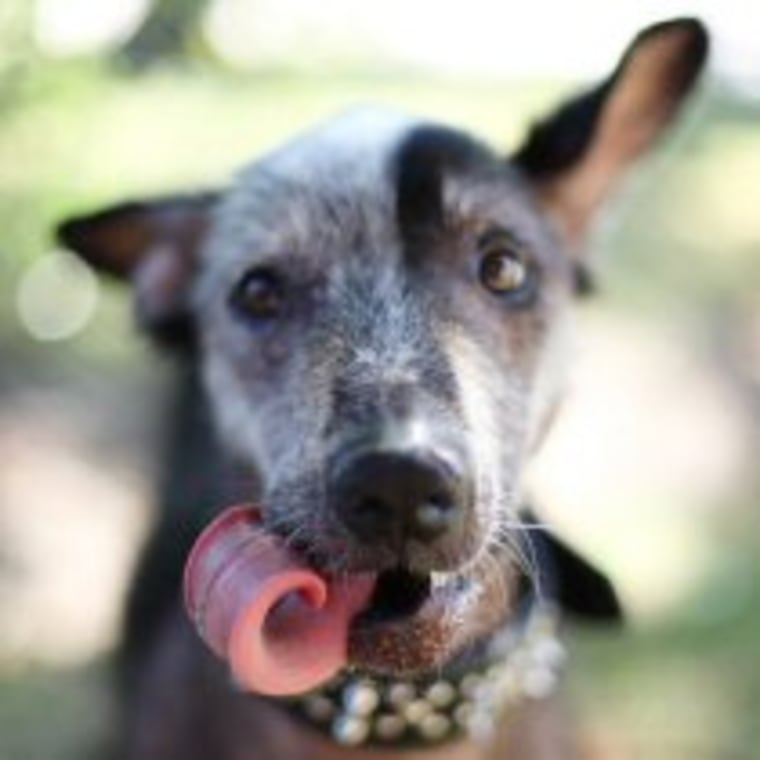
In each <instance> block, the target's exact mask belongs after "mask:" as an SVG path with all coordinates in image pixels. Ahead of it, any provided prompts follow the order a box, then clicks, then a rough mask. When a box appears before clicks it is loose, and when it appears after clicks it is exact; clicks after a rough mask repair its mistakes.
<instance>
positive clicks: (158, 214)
mask: <svg viewBox="0 0 760 760" xmlns="http://www.w3.org/2000/svg"><path fill="white" fill-rule="evenodd" d="M217 200H218V195H217V194H216V193H205V194H198V195H188V196H176V197H171V198H163V199H157V200H153V201H145V202H135V203H125V204H122V205H119V206H115V207H113V208H109V209H106V210H105V211H101V212H98V213H95V214H91V215H87V216H81V217H77V218H75V219H70V220H68V221H66V222H64V223H63V224H61V225H60V226H59V227H58V229H57V237H58V240H59V242H60V243H61V244H62V245H64V246H66V247H67V248H69V249H71V250H72V251H74V252H75V253H77V254H79V255H80V256H81V257H82V258H83V259H84V260H85V261H87V262H88V263H89V264H91V265H92V266H93V267H94V268H95V269H98V270H100V271H103V272H105V273H107V274H110V275H112V276H115V277H118V278H121V279H125V280H130V281H131V282H132V284H133V286H134V293H135V304H136V309H135V310H136V313H137V317H138V320H139V321H140V323H141V325H142V326H144V327H145V328H146V329H148V330H149V331H150V332H151V333H152V334H153V335H154V336H155V337H157V338H159V339H160V340H162V341H163V342H166V343H170V344H171V343H175V344H176V343H186V342H187V341H188V340H189V339H190V338H191V333H192V324H191V321H190V315H189V311H188V309H187V292H188V285H189V282H190V279H191V277H192V275H193V273H194V270H195V267H196V264H197V254H198V250H199V248H200V246H201V245H202V243H203V240H204V239H205V236H206V232H207V230H208V226H209V219H210V215H211V211H212V209H213V207H214V206H215V204H216V202H217Z"/></svg>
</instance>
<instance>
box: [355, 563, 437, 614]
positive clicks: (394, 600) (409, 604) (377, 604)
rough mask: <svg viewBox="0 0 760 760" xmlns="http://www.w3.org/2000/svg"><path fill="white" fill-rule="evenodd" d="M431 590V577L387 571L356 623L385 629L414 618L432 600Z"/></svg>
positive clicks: (379, 577)
mask: <svg viewBox="0 0 760 760" xmlns="http://www.w3.org/2000/svg"><path fill="white" fill-rule="evenodd" d="M431 587H432V582H431V577H430V575H423V574H421V573H414V572H412V571H411V570H407V569H405V568H403V567H398V568H394V569H392V570H386V571H384V572H382V573H380V574H379V575H378V576H377V581H376V583H375V589H374V591H373V593H372V597H371V598H370V601H369V605H368V606H367V608H366V609H365V610H364V611H363V612H361V613H360V614H359V616H358V619H357V620H356V621H355V623H356V624H358V625H364V626H372V625H383V624H386V623H393V622H398V621H402V620H404V619H405V618H410V617H413V616H414V615H415V613H417V612H419V610H420V609H421V608H422V606H423V605H424V604H425V602H426V601H427V600H428V598H429V597H430V592H431Z"/></svg>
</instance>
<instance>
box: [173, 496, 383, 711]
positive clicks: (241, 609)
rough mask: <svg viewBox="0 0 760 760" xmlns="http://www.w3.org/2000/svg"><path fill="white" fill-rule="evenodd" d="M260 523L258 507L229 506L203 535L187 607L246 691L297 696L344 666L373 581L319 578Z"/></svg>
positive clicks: (194, 555)
mask: <svg viewBox="0 0 760 760" xmlns="http://www.w3.org/2000/svg"><path fill="white" fill-rule="evenodd" d="M259 521H260V517H259V513H258V511H257V510H256V509H255V508H254V507H249V506H244V507H232V508H231V509H228V510H226V511H225V512H223V513H222V514H221V515H220V516H219V517H217V518H216V519H215V520H214V521H213V522H212V523H211V524H210V525H209V526H208V527H207V528H206V529H205V530H204V531H203V533H202V534H201V535H200V537H199V538H198V540H197V542H196V543H195V546H194V547H193V550H192V552H191V553H190V557H189V559H188V561H187V565H186V566H185V583H184V585H185V605H186V607H187V610H188V613H189V614H190V617H191V618H192V620H193V622H194V623H195V625H196V627H197V629H198V631H199V633H200V635H201V636H202V637H203V639H204V640H205V641H206V643H207V644H208V645H209V646H210V647H211V649H213V650H214V652H216V654H217V655H219V656H220V657H222V658H225V659H226V660H228V662H229V665H230V668H231V670H232V673H233V675H234V677H235V679H236V680H237V681H238V682H239V683H240V685H241V686H243V687H244V688H247V689H250V690H251V691H255V692H258V693H260V694H269V695H280V696H284V695H290V694H300V693H303V692H305V691H309V690H310V689H313V688H315V687H316V686H319V685H320V684H321V683H323V682H324V681H327V680H329V679H330V678H331V677H332V676H334V675H335V674H336V673H337V672H338V671H339V670H340V669H341V668H343V667H344V666H345V664H346V649H347V641H348V630H349V626H350V624H351V621H352V619H353V618H354V617H355V615H356V614H357V613H358V612H360V611H361V610H362V609H363V608H364V607H366V606H367V603H368V601H369V597H370V595H371V593H372V590H373V587H374V579H373V577H372V576H370V575H354V576H350V577H347V578H341V579H330V578H324V577H322V576H320V575H317V574H316V573H315V572H314V571H313V570H311V569H309V568H307V567H304V566H303V565H302V564H300V563H299V562H298V561H297V560H296V559H294V557H293V556H292V555H291V554H290V553H289V552H288V551H287V550H286V549H285V547H284V546H283V545H282V542H281V541H280V540H279V539H278V538H276V537H274V536H272V535H270V534H268V533H266V532H265V531H264V530H263V529H262V528H260V527H259V525H258V523H259Z"/></svg>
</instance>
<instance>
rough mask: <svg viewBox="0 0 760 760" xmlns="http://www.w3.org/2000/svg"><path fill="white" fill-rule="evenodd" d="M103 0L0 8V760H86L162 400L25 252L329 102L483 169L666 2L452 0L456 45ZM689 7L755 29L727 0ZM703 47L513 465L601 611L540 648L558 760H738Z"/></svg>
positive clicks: (732, 246)
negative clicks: (453, 144) (611, 585)
mask: <svg viewBox="0 0 760 760" xmlns="http://www.w3.org/2000/svg"><path fill="white" fill-rule="evenodd" d="M110 5H111V6H113V7H110V8H109V7H108V6H109V4H105V3H97V2H93V0H76V1H74V0H67V1H66V2H63V0H44V1H42V0H40V2H36V3H34V2H26V1H25V0H3V3H2V5H0V604H1V606H0V609H2V617H0V760H32V759H35V760H36V759H37V758H39V760H52V759H53V758H55V759H56V760H68V759H69V758H71V759H72V760H73V759H74V758H77V759H78V760H81V759H82V758H86V757H90V756H92V757H97V751H98V747H99V743H100V742H101V741H103V739H104V738H105V736H106V735H107V726H108V722H109V716H110V714H111V710H112V706H111V699H110V696H109V695H110V690H109V683H108V678H109V675H108V657H109V652H111V651H112V649H113V647H114V642H115V639H116V632H117V630H118V622H119V609H120V599H121V598H122V595H123V592H124V587H125V584H126V583H127V579H128V577H129V573H130V570H131V568H132V566H133V563H134V558H135V551H136V548H137V547H138V546H139V543H140V541H141V540H142V538H143V537H144V535H145V532H146V530H147V529H148V526H149V524H150V520H151V511H150V506H151V492H152V482H153V475H154V474H155V470H156V466H157V465H156V450H157V448H156V442H157V439H158V438H159V435H160V432H161V425H162V422H161V420H162V415H161V409H162V408H163V401H164V400H165V397H166V394H167V393H168V392H169V389H170V384H169V383H168V382H167V379H168V377H169V375H170V372H169V370H168V367H167V366H166V365H165V363H164V362H163V361H162V360H161V359H160V358H157V357H156V356H155V355H154V354H153V353H151V351H150V350H149V349H148V348H147V347H146V346H145V345H144V343H143V342H142V341H141V340H140V339H139V338H138V337H137V336H135V334H134V333H133V331H132V326H131V318H130V310H129V304H128V300H127V299H126V297H125V293H124V292H123V291H122V290H120V289H119V288H118V287H114V286H113V285H112V284H110V283H98V282H96V281H95V279H94V278H93V276H92V275H91V273H89V271H88V270H86V269H85V268H84V267H82V266H80V265H78V264H77V263H76V262H74V261H73V260H72V259H70V258H69V257H68V256H67V255H65V254H64V253H62V252H60V251H56V250H55V245H54V242H53V239H52V237H51V229H52V228H53V226H54V224H55V222H56V221H57V220H60V219H62V218H64V217H65V216H66V215H67V214H71V213H77V212H80V211H83V210H89V209H94V208H97V207H100V206H104V205H107V204H108V203H111V202H114V201H118V200H121V199H124V198H132V197H140V196H146V195H151V194H157V193H163V192H167V191H172V190H174V189H186V188H188V187H190V188H205V187H210V186H218V185H220V184H222V183H224V182H225V181H228V179H229V177H230V176H232V175H233V174H234V172H235V171H236V170H237V169H238V168H240V166H241V165H242V164H244V163H245V162H246V161H248V160H249V159H250V158H251V157H252V156H254V155H256V154H257V153H259V152H261V151H263V150H264V149H266V148H267V147H269V146H272V145H275V144H276V143H278V142H280V141H281V140H282V139H283V138H285V137H287V136H288V135H290V134H292V133H294V132H296V131H298V130H300V129H302V128H303V127H305V126H307V125H309V124H312V123H313V122H315V121H318V120H319V119H321V118H323V117H326V116H328V115H330V114H332V113H334V112H335V111H337V110H341V109H344V108H346V107H348V106H350V105H353V104H356V103H366V102H372V103H384V104H389V105H393V106H397V107H400V108H403V109H406V110H410V111H413V112H418V113H422V114H426V115H428V116H431V117H438V118H441V119H443V120H446V121H450V122H452V123H455V124H459V125H462V126H464V127H468V128H471V129H473V130H474V131H476V132H478V133H480V134H483V135H484V136H486V137H487V138H489V139H490V140H491V141H492V142H493V143H494V144H496V145H502V146H504V148H505V150H509V149H510V148H514V147H515V146H516V144H517V141H518V139H519V135H520V134H521V133H522V132H523V131H524V130H525V128H526V126H527V125H528V124H529V123H530V121H531V120H532V119H534V118H536V117H537V116H539V115H540V114H541V113H542V112H543V111H544V110H546V109H547V108H549V107H550V106H551V104H552V103H553V102H554V101H555V100H556V99H557V98H559V97H562V96H563V95H565V94H568V93H569V92H571V91H572V90H573V88H574V87H576V86H577V85H578V82H577V81H576V80H584V81H585V80H587V79H588V78H589V77H592V76H594V75H595V74H597V73H598V72H599V71H601V70H602V67H604V66H611V65H612V64H613V62H614V55H615V53H614V52H612V51H618V50H619V49H620V48H621V46H622V45H623V43H624V41H625V40H626V39H627V38H628V37H630V36H632V34H633V33H634V32H635V30H636V28H637V26H638V25H641V23H643V22H645V21H647V20H650V21H651V20H655V19H657V18H659V17H662V16H663V15H666V11H667V9H668V7H670V6H671V5H674V4H673V3H660V4H654V3H643V4H641V3H638V4H637V6H636V11H635V12H634V11H633V10H632V8H633V6H631V5H630V4H615V3H613V4H606V5H605V4H603V3H600V2H594V1H593V0H584V2H581V3H578V4H576V5H574V6H573V5H572V4H570V6H569V7H571V8H573V9H574V11H573V12H574V13H576V16H575V17H574V18H573V22H574V23H573V24H572V25H569V26H568V25H567V24H564V23H563V21H562V19H561V18H560V19H559V20H558V21H557V26H558V30H559V31H558V32H555V37H553V38H551V39H546V35H545V33H544V30H543V26H541V24H542V23H543V21H542V14H544V16H545V15H546V14H547V13H549V10H548V9H549V7H550V6H549V5H548V4H547V3H542V2H535V3H532V4H531V8H532V10H530V11H528V9H526V14H527V15H525V14H521V16H520V17H519V19H518V18H516V17H515V16H514V14H510V11H509V10H506V9H503V8H502V9H496V7H495V4H493V3H488V2H481V1H480V0H476V1H475V2H473V3H472V4H471V5H472V7H469V13H470V14H471V16H470V22H469V26H467V27H466V28H465V27H463V26H462V23H463V22H462V19H461V17H460V16H456V15H454V16H452V15H445V14H443V12H442V11H441V15H436V14H438V11H436V10H434V9H435V7H436V6H435V4H432V3H426V2H423V3H418V4H414V3H412V4H407V5H408V6H410V7H407V8H404V4H403V3H394V2H391V3H389V4H384V5H383V6H382V9H381V7H380V6H379V5H377V4H371V3H370V4H367V5H366V6H365V5H362V6H359V5H357V4H355V5H354V6H351V5H350V4H349V3H346V2H343V1H342V0H332V2H327V3H325V4H322V3H320V4H319V10H318V11H317V10H315V7H312V6H309V4H308V3H306V2H298V1H297V0H288V2H287V3H279V4H277V3H274V2H264V0H256V1H255V2H254V1H253V0H250V1H248V2H246V1H245V0H239V1H238V2H232V1H231V0H208V1H207V2H204V1H203V0H157V2H154V3H150V2H148V0H134V1H133V2H125V3H121V4H118V7H116V6H115V4H110ZM693 5H694V6H695V7H696V8H697V10H699V9H702V10H703V11H705V13H706V15H707V16H708V21H709V20H710V19H709V17H710V13H711V12H712V13H713V14H714V15H715V14H717V15H715V18H716V19H718V20H719V21H720V22H721V23H724V24H725V28H724V29H723V28H722V27H720V24H718V27H719V31H720V30H721V29H722V30H723V32H726V34H728V33H729V32H731V31H732V30H733V31H736V30H737V29H739V30H741V28H742V27H748V28H749V30H750V34H753V33H756V32H757V31H758V29H760V14H758V13H757V12H752V11H751V9H750V8H749V4H747V3H741V2H729V3H725V4H719V5H718V4H710V3H697V4H693ZM567 7H568V6H563V8H565V10H564V11H562V12H563V13H565V14H567V13H568V10H567ZM604 8H607V12H606V15H605V11H604ZM412 9H414V11H413V10H412ZM489 9H490V10H489ZM745 11H746V12H747V13H749V14H750V15H749V16H747V17H746V18H744V17H743V16H742V13H743V12H745ZM394 13H395V15H394ZM488 13H491V14H496V15H494V16H493V18H492V19H491V17H489V16H488V15H487V14H488ZM551 13H553V14H559V13H560V10H559V7H558V6H554V7H553V8H552V9H551ZM373 14H374V15H373ZM498 14H501V15H498ZM613 15H614V18H613ZM578 18H581V19H583V18H587V19H589V18H593V19H594V24H593V25H590V24H588V23H582V24H579V23H575V22H577V20H578ZM753 20H754V21H756V22H758V23H756V24H754V26H753V24H752V23H751V22H752V21H753ZM510 22H511V23H510ZM729 22H730V23H729ZM499 24H501V26H498V25H499ZM520 24H523V26H520ZM531 24H533V26H531ZM731 24H733V26H731ZM605 25H606V26H605ZM592 26H593V29H592ZM581 28H583V29H585V30H586V31H585V36H584V35H583V34H582V33H581V31H580V30H581ZM537 29H540V30H541V32H542V33H541V35H539V36H533V37H531V35H535V32H536V30H537ZM569 29H578V30H579V31H578V32H577V34H576V33H575V32H574V33H570V34H568V33H565V32H566V31H567V30H569ZM752 29H754V32H752ZM489 30H490V31H489ZM452 34H459V38H457V37H452V36H451V35H452ZM589 35H591V36H589ZM464 37H467V38H468V40H469V44H468V45H465V44H463V40H464ZM574 37H577V38H578V39H574ZM523 38H525V39H528V40H533V39H535V40H540V42H541V44H540V45H539V44H538V43H535V44H533V43H531V42H525V39H523ZM502 39H503V42H504V44H503V45H502V44H501V43H500V40H502ZM521 39H522V40H523V43H524V44H523V45H522V47H520V46H519V44H518V43H519V42H520V40H521ZM732 39H733V38H730V34H728V36H726V37H723V38H721V37H720V35H719V42H720V41H721V40H723V43H724V46H723V52H724V54H725V53H726V51H727V52H728V55H725V56H724V58H723V61H724V64H725V65H724V67H723V68H721V65H720V60H721V59H720V58H718V61H717V63H716V64H715V65H714V66H713V70H712V72H711V74H710V75H709V76H708V78H707V79H706V80H705V82H704V84H703V86H702V87H701V89H700V91H699V93H698V94H697V96H696V97H695V99H694V101H693V103H692V104H691V108H690V109H689V113H688V114H687V117H686V118H685V120H684V122H683V124H682V126H681V127H680V128H679V129H678V130H676V131H675V132H674V133H673V134H672V135H671V136H670V137H669V138H668V140H667V141H666V143H665V144H664V145H663V146H662V148H661V150H659V151H658V153H657V155H656V156H654V157H652V159H651V160H650V161H648V162H647V163H646V165H645V166H643V167H642V168H641V170H640V171H639V172H638V173H637V174H636V175H635V176H634V177H632V178H631V179H630V181H629V182H627V183H626V185H625V187H624V188H623V190H622V192H621V193H620V194H619V197H618V198H617V199H616V201H615V203H613V204H612V206H611V208H610V209H609V211H608V213H607V216H606V217H605V219H604V220H603V223H602V224H601V225H600V227H599V230H598V234H597V235H596V236H595V238H594V241H593V245H592V250H593V255H594V257H595V260H596V266H597V269H598V271H599V279H600V282H601V285H602V287H601V296H600V297H599V298H598V299H596V300H595V301H594V302H593V303H590V304H588V305H584V306H583V307H582V308H581V310H580V315H579V316H580V319H579V322H580V331H579V340H578V364H577V371H576V373H575V377H574V382H573V392H572V394H571V398H570V401H569V404H568V408H567V409H566V411H565V414H564V416H563V418H562V420H561V421H560V423H559V425H558V428H557V430H556V431H555V434H554V436H553V438H552V440H551V441H550V443H549V444H548V446H547V448H546V450H545V451H543V452H542V453H541V455H540V457H539V459H538V461H537V462H536V463H535V465H534V467H533V469H532V471H531V481H532V490H533V492H534V493H536V494H537V499H538V503H539V504H540V506H541V512H542V517H544V518H545V519H547V520H548V521H549V522H550V523H552V524H553V525H556V526H557V527H558V529H559V530H560V531H561V532H562V534H563V535H565V536H566V537H568V539H569V540H571V541H572V542H573V543H574V544H575V545H576V546H577V547H578V548H580V549H581V550H582V551H583V552H585V553H586V554H588V555H589V556H591V557H592V558H594V559H595V560H596V561H597V562H598V563H600V564H601V565H602V566H603V567H605V569H607V570H608V571H609V573H610V574H611V576H612V577H613V579H614V581H615V583H616V584H617V585H618V587H619V589H620V590H621V594H622V595H623V597H624V599H625V601H626V604H627V607H628V609H629V613H630V620H629V625H628V627H627V629H626V630H625V631H622V632H619V633H610V632H606V633H599V632H589V631H578V632H575V631H574V632H573V633H572V649H573V657H574V659H573V661H572V667H571V669H570V677H569V684H568V687H569V689H570V691H571V692H572V693H573V694H574V696H575V698H576V712H577V713H578V716H579V720H580V723H581V726H582V729H583V736H584V747H585V751H586V755H587V757H589V758H610V759H618V758H620V759H625V760H630V759H632V758H639V757H641V758H643V757H646V758H647V759H648V760H660V759H661V760H678V759H679V758H689V759H690V760H694V759H695V758H715V759H717V758H726V759H728V758H737V759H739V758H741V759H743V760H744V759H747V758H754V759H755V760H757V759H758V758H760V721H759V720H758V714H759V713H760V643H759V642H758V639H760V515H759V513H758V501H759V500H760V498H759V497H760V474H758V444H759V443H760V424H759V422H760V86H758V83H760V70H757V69H754V68H753V66H755V64H756V63H758V64H759V65H760V58H758V56H757V55H756V54H755V57H754V58H751V57H750V58H749V59H745V58H743V57H742V55H743V53H744V48H742V47H741V45H737V44H734V42H732ZM753 39H754V38H753ZM452 40H453V41H452ZM456 40H459V43H460V44H456ZM421 41H424V43H425V44H420V42H421ZM732 44H734V47H732ZM452 51H453V52H452ZM755 53H756V51H755ZM563 55H565V58H562V56H563ZM544 61H548V62H549V64H548V65H546V66H544V65H543V62H544ZM729 63H730V64H731V65H730V66H729V65H728V64H729ZM737 72H739V73H737Z"/></svg>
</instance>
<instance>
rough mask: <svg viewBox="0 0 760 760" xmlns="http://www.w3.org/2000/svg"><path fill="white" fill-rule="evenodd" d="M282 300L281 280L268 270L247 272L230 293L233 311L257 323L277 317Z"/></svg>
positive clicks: (280, 310) (280, 309)
mask: <svg viewBox="0 0 760 760" xmlns="http://www.w3.org/2000/svg"><path fill="white" fill-rule="evenodd" d="M284 300H285V299H284V290H283V286H282V281H281V279H280V278H279V277H278V276H277V275H276V274H275V273H274V272H272V271H270V270H268V269H253V270H251V271H250V272H247V273H246V274H245V275H244V276H243V278H242V279H241V280H240V282H238V284H237V285H235V287H234V288H233V289H232V292H231V293H230V306H231V308H232V309H233V311H235V312H236V313H237V314H240V315H241V316H243V317H246V318H248V319H254V320H257V321H258V320H262V321H263V320H269V319H274V318H275V317H277V316H279V315H280V313H281V312H282V308H283V303H284Z"/></svg>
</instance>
